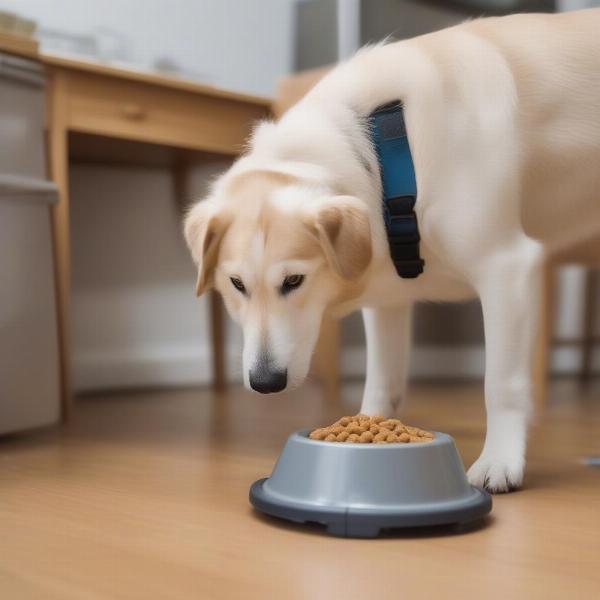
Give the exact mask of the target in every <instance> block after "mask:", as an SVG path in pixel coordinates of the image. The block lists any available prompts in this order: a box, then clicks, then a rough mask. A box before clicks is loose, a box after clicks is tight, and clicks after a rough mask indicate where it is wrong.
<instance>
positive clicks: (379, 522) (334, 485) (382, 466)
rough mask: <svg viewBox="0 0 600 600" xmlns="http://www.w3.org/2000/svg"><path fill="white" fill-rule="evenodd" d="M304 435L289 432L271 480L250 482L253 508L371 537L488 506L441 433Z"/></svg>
mask: <svg viewBox="0 0 600 600" xmlns="http://www.w3.org/2000/svg"><path fill="white" fill-rule="evenodd" d="M308 433H309V432H308V431H298V432H296V433H293V434H292V435H291V436H290V437H289V438H288V440H287V442H286V444H285V447H284V448H283V451H282V453H281V455H280V457H279V460H278V461H277V464H276V465H275V468H274V469H273V473H272V474H271V477H268V478H265V479H259V480H258V481H255V482H254V483H253V484H252V487H251V488H250V502H251V503H252V505H253V506H254V507H255V508H256V509H258V510H259V511H261V512H263V513H266V514H268V515H272V516H275V517H280V518H282V519H286V520H288V521H294V522H297V523H305V522H311V523H319V524H322V525H324V526H325V527H326V529H327V531H328V532H329V533H331V534H333V535H337V536H347V537H376V536H377V535H379V533H380V531H381V530H382V529H391V528H401V527H419V526H433V525H448V524H453V523H466V522H468V521H473V520H475V519H479V518H481V517H483V516H484V515H486V514H487V513H489V512H490V510H491V508H492V499H491V497H490V495H489V494H488V493H487V492H485V491H484V490H482V489H480V488H477V487H475V486H472V485H470V484H469V482H468V481H467V477H466V474H465V470H464V468H463V465H462V462H461V460H460V457H459V455H458V452H457V450H456V447H455V445H454V441H453V439H452V438H451V437H450V436H449V435H447V434H445V433H437V432H436V433H435V437H434V439H433V441H431V442H424V443H413V444H402V443H394V444H348V443H339V442H338V443H336V442H322V441H317V440H311V439H309V437H308Z"/></svg>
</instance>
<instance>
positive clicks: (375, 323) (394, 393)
mask: <svg viewBox="0 0 600 600" xmlns="http://www.w3.org/2000/svg"><path fill="white" fill-rule="evenodd" d="M362 314H363V320H364V323H365V334H366V339H367V378H366V382H365V391H364V395H363V401H362V406H361V412H362V413H365V414H367V415H383V416H392V415H393V414H395V412H396V410H397V409H398V406H399V405H400V403H401V402H402V400H404V397H405V394H406V378H407V371H408V353H409V349H410V338H411V321H412V306H410V305H406V306H404V305H403V306H395V307H387V308H364V309H363V311H362Z"/></svg>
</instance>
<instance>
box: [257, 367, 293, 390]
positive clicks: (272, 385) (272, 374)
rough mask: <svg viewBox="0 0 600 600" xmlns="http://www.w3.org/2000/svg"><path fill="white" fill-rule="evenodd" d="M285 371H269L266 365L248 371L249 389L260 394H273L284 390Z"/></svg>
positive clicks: (285, 383)
mask: <svg viewBox="0 0 600 600" xmlns="http://www.w3.org/2000/svg"><path fill="white" fill-rule="evenodd" d="M286 385H287V370H283V371H280V370H277V369H270V368H269V367H268V366H266V365H258V366H257V367H256V368H255V369H252V370H251V371H250V387H251V388H252V389H253V390H255V391H257V392H260V393H261V394H273V393H275V392H281V391H282V390H285V386H286Z"/></svg>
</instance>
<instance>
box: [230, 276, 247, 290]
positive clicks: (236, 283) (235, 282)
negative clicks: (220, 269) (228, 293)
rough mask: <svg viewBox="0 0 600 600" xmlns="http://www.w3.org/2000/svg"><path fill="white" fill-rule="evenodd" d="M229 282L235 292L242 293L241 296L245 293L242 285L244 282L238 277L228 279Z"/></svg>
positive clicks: (244, 287)
mask: <svg viewBox="0 0 600 600" xmlns="http://www.w3.org/2000/svg"><path fill="white" fill-rule="evenodd" d="M229 281H231V284H232V285H233V287H234V288H235V289H236V290H238V291H239V292H242V294H245V293H246V286H245V285H244V282H243V281H242V280H241V279H240V278H239V277H230V278H229Z"/></svg>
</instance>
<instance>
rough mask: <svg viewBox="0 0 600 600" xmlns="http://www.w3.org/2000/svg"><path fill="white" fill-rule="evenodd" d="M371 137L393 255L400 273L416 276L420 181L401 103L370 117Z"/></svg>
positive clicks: (419, 265)
mask: <svg viewBox="0 0 600 600" xmlns="http://www.w3.org/2000/svg"><path fill="white" fill-rule="evenodd" d="M369 123H370V127H371V137H372V140H373V145H374V147H375V151H376V153H377V158H378V160H379V169H380V174H381V185H382V189H383V194H382V196H383V197H382V204H383V206H382V209H383V219H384V223H385V230H386V232H387V238H388V244H389V248H390V256H391V258H392V262H393V263H394V266H395V267H396V272H397V273H398V275H400V277H403V278H406V279H414V278H415V277H418V276H419V275H420V274H421V273H422V272H423V266H424V264H425V261H424V260H423V259H422V258H421V255H420V253H419V241H420V240H421V237H420V235H419V225H418V222H417V215H416V214H415V211H414V208H415V202H416V201H417V181H416V178H415V166H414V164H413V159H412V155H411V153H410V146H409V144H408V136H407V133H406V125H405V124H404V111H403V107H402V103H400V102H394V103H392V104H386V105H385V106H382V107H380V108H378V109H377V110H375V112H373V113H372V114H371V116H370V117H369Z"/></svg>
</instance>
